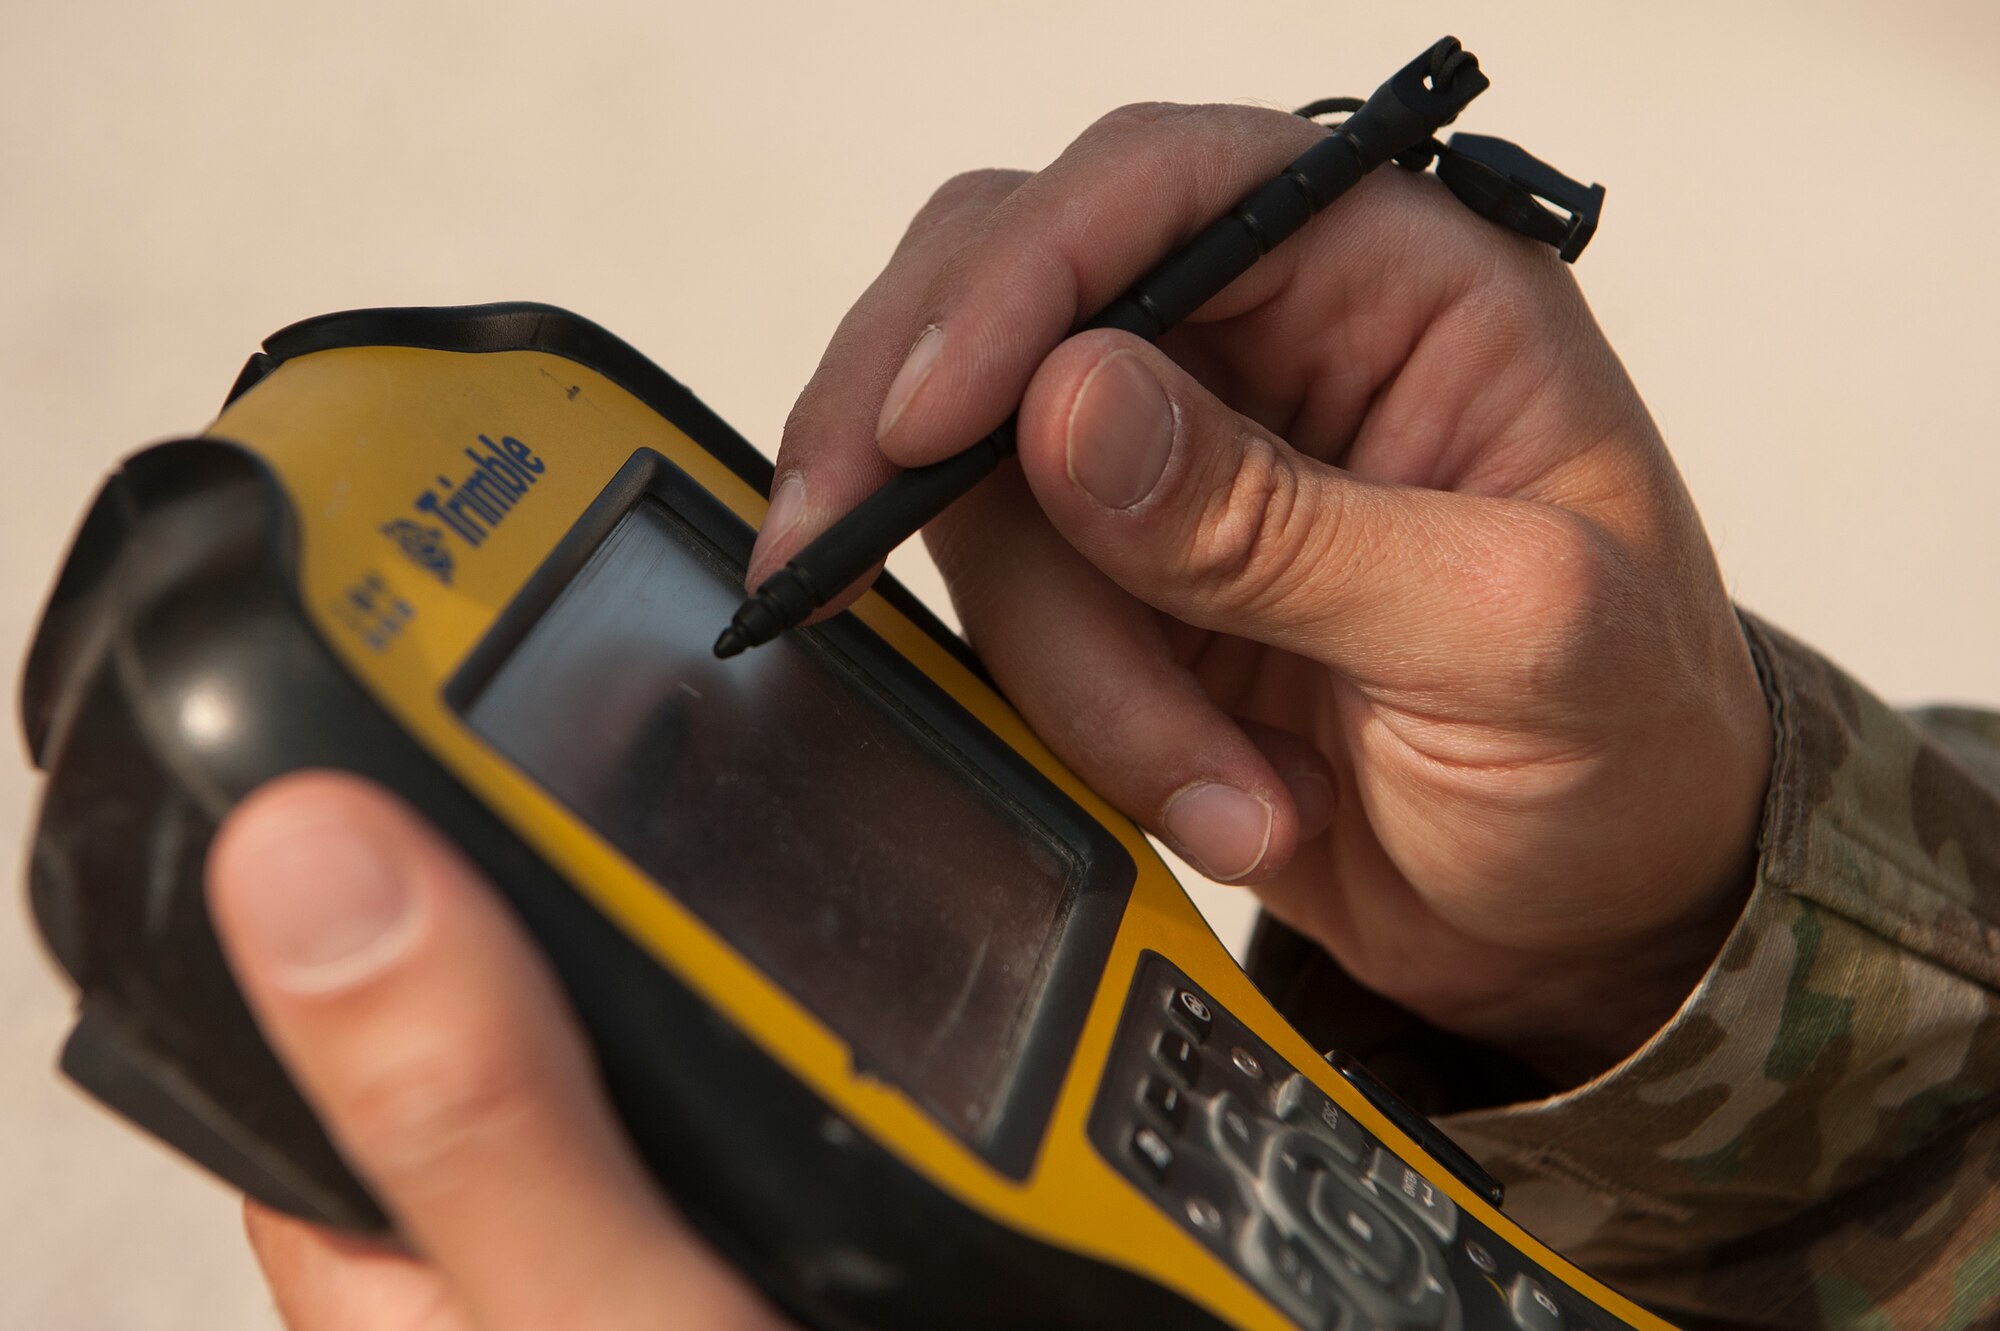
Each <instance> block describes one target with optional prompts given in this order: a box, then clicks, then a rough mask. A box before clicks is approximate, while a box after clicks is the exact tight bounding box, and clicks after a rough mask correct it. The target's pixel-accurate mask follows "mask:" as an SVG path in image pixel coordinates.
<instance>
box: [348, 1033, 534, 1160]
mask: <svg viewBox="0 0 2000 1331" xmlns="http://www.w3.org/2000/svg"><path fill="white" fill-rule="evenodd" d="M412 1052H413V1054H418V1055H419V1056H412V1057H407V1058H404V1059H401V1060H398V1061H397V1062H396V1063H394V1064H390V1065H387V1066H385V1067H383V1068H381V1069H379V1070H377V1071H375V1072H374V1073H372V1074H371V1075H370V1076H369V1077H368V1078H367V1080H365V1081H364V1082H362V1084H360V1085H359V1086H358V1087H356V1088H355V1089H354V1090H353V1091H352V1092H350V1093H349V1094H348V1095H347V1096H345V1097H344V1101H345V1103H344V1104H343V1105H342V1112H341V1114H340V1118H341V1121H342V1126H343V1129H344V1131H343V1132H342V1136H343V1137H345V1138H346V1139H347V1140H348V1141H349V1142H350V1143H352V1144H353V1145H354V1146H355V1148H356V1150H357V1152H358V1153H359V1154H360V1155H361V1156H362V1157H363V1158H364V1159H365V1160H366V1161H367V1162H368V1167H369V1169H370V1171H371V1172H373V1173H376V1174H378V1175H379V1176H381V1177H382V1178H383V1179H384V1180H385V1181H387V1182H388V1183H389V1185H390V1186H391V1187H392V1188H394V1189H396V1190H398V1191H400V1192H402V1193H404V1194H407V1193H409V1192H410V1191H412V1190H421V1191H425V1192H431V1191H444V1190H449V1189H451V1188H452V1187H454V1186H455V1185H457V1184H458V1183H460V1182H462V1181H464V1180H466V1179H467V1178H469V1177H471V1176H473V1175H474V1174H475V1173H476V1172H477V1171H481V1170H484V1169H487V1168H489V1167H490V1166H491V1162H492V1161H493V1159H494V1158H496V1156H498V1155H500V1154H502V1153H504V1152H505V1151H506V1149H507V1148H506V1143H508V1142H510V1141H518V1140H519V1139H521V1138H522V1137H524V1136H526V1135H527V1132H526V1130H527V1129H528V1128H529V1127H530V1126H531V1125H532V1124H533V1123H534V1122H535V1121H536V1118H537V1115H538V1113H539V1112H540V1111H539V1109H538V1106H539V1104H540V1101H539V1099H538V1094H537V1090H536V1085H535V1081H536V1079H535V1078H534V1077H533V1076H532V1075H531V1074H530V1072H529V1071H528V1069H527V1068H525V1067H524V1066H523V1065H522V1064H521V1063H520V1061H519V1060H517V1059H513V1058H510V1057H507V1056H505V1055H504V1054H503V1053H501V1052H500V1050H499V1049H498V1048H497V1047H481V1046H480V1045H479V1044H478V1043H477V1042H466V1043H462V1044H459V1045H456V1046H454V1047H453V1048H451V1049H449V1050H446V1051H440V1050H437V1049H435V1048H427V1049H423V1050H421V1051H412Z"/></svg>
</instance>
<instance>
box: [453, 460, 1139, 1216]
mask: <svg viewBox="0 0 2000 1331" xmlns="http://www.w3.org/2000/svg"><path fill="white" fill-rule="evenodd" d="M645 499H652V500H654V501H657V502H659V503H661V504H663V505H664V506H665V507H666V508H667V509H668V510H669V511H670V512H671V513H673V514H674V515H675V516H676V517H678V518H679V519H680V520H681V521H683V522H684V523H686V524H687V526H688V527H689V528H690V529H691V530H692V532H693V533H694V534H695V535H696V536H697V537H698V538H699V539H701V540H702V541H704V542H705V543H706V544H707V545H708V546H710V547H711V553H712V554H713V555H714V556H715V557H716V558H718V559H719V560H720V561H721V562H722V563H723V564H724V565H725V566H726V567H728V568H731V569H734V570H737V571H739V572H740V571H741V570H742V569H743V567H744V565H745V563H746V561H747V560H748V558H749V554H750V547H751V545H752V543H753V541H754V540H755V537H756V533H755V531H754V530H752V528H751V527H750V526H749V524H748V523H746V522H744V521H743V520H742V519H741V518H739V517H738V516H736V514H735V513H733V512H731V511H730V510H729V509H728V508H727V507H725V506H724V505H723V504H722V502H721V501H720V500H718V499H717V498H715V497H714V496H713V495H711V494H709V493H708V491H707V490H705V489H704V488H702V486H701V485H700V484H699V483H697V482H696V481H695V480H694V479H693V477H691V476H689V475H688V473H687V472H685V471H683V470H682V469H681V468H679V467H677V466H675V465H674V463H673V462H672V461H670V460H669V459H668V458H666V457H665V456H664V455H662V454H660V453H658V452H656V451H654V450H652V449H647V448H641V449H638V450H636V451H635V452H634V453H633V454H632V456H631V457H630V458H629V459H627V461H626V462H625V464H624V465H623V466H622V467H620V468H619V470H618V472H617V474H616V475H615V476H614V477H613V478H612V480H611V482H610V483H609V484H608V485H607V486H606V487H605V488H604V490H603V491H602V492H601V493H600V494H599V495H598V496H597V498H596V499H594V500H593V501H592V502H591V503H590V505H589V506H588V507H587V508H586V509H585V510H584V512H583V514H582V515H581V516H580V517H579V518H578V519H577V521H576V522H575V524H573V525H572V526H571V528H570V530H569V531H568V532H567V533H566V534H565V535H564V536H563V538H562V539H561V540H560V541H558V542H557V544H556V546H555V548H554V550H553V551H552V552H551V553H550V555H549V557H548V558H547V559H546V560H544V561H543V562H542V564H541V566H540V567H539V568H537V569H536V570H535V572H534V573H533V574H532V575H531V576H530V577H529V578H528V580H527V582H526V583H524V584H523V585H522V587H521V590H520V591H519V592H518V593H516V594H515V596H514V598H513V599H512V600H511V601H510V602H509V603H508V605H507V606H506V608H505V609H503V610H502V611H501V612H500V614H499V615H498V616H497V617H496V618H495V619H494V621H493V623H492V625H491V626H489V627H488V629H487V630H486V632H485V634H484V635H482V636H481V638H480V639H479V641H478V643H477V644H476V645H475V646H474V647H473V649H472V650H471V651H470V652H469V653H468V654H467V656H466V658H465V660H464V662H463V663H462V664H461V665H460V666H459V668H458V669H457V670H456V671H455V672H453V674H452V676H451V677H450V679H449V680H448V681H447V682H446V684H445V686H444V689H443V699H444V702H445V705H446V706H447V707H448V708H449V709H450V710H451V712H452V713H453V715H454V716H455V717H457V719H458V720H459V722H460V724H467V722H466V713H467V710H468V708H469V707H470V706H471V704H472V702H473V700H474V699H475V698H476V697H477V696H478V695H479V693H480V692H481V690H483V689H484V688H485V687H486V686H487V684H488V683H489V682H490V681H491V680H492V679H493V677H494V675H495V674H497V673H498V671H499V670H500V669H501V667H502V666H503V665H504V664H505V663H506V661H507V659H508V658H509V657H510V656H511V655H512V654H513V652H514V650H515V649H516V648H517V647H519V646H520V644H521V642H522V641H523V640H524V639H525V638H526V637H527V636H528V633H529V632H530V631H531V630H532V629H533V628H534V626H535V625H536V624H537V623H538V622H540V620H541V618H542V616H543V615H544V614H545V613H547V611H548V610H549V608H550V607H551V606H553V605H554V604H555V601H556V598H557V597H558V596H560V595H561V594H562V592H563V590H564V589H565V588H567V587H568V586H569V584H570V582H571V581H572V580H573V579H574V578H575V577H576V575H577V574H578V573H579V572H580V571H581V570H582V568H583V566H584V565H585V563H587V562H588V561H589V559H590V557H591V556H592V555H593V554H595V553H596V551H597V549H598V547H599V546H600V545H601V544H602V543H603V542H604V540H605V539H606V538H607V537H608V536H609V535H610V534H611V531H612V529H613V528H614V527H616V526H617V525H618V523H619V522H620V521H622V520H623V519H624V518H625V517H626V515H627V514H628V513H629V512H631V510H632V509H633V507H634V506H635V505H636V504H638V503H639V502H641V501H642V500H645ZM718 631H719V628H718ZM793 631H794V632H803V633H808V634H810V635H812V636H813V637H814V638H815V639H816V640H817V643H818V645H819V646H820V647H822V648H823V649H825V650H826V652H827V653H828V654H829V655H830V656H832V657H833V658H834V659H835V661H836V663H837V664H838V666H840V667H844V669H842V671H841V673H844V674H846V675H848V676H849V677H850V678H851V679H852V680H853V681H854V683H855V684H856V685H857V687H865V688H869V689H871V690H872V691H873V692H875V693H876V694H877V695H878V696H879V697H881V698H882V699H883V700H884V701H885V702H886V703H887V704H888V705H889V706H891V707H893V708H895V709H896V710H898V711H900V712H902V713H903V714H904V716H905V717H906V718H908V719H910V720H913V721H914V722H916V725H915V726H914V727H913V730H914V731H915V733H914V734H913V736H912V739H913V741H914V742H917V743H919V744H920V745H922V746H925V747H931V748H933V749H935V750H936V751H937V753H938V755H939V757H940V758H941V759H942V761H943V762H944V763H945V765H946V766H947V767H950V768H952V769H954V770H957V771H960V772H963V773H966V774H967V775H968V776H969V777H971V778H972V779H975V780H977V781H978V782H979V783H980V784H981V785H982V786H984V787H985V788H986V789H987V790H988V791H989V792H990V793H991V794H992V795H993V796H994V797H996V798H997V799H998V800H999V802H1000V803H1001V804H1002V805H1003V806H1006V807H1008V808H1009V809H1010V811H1011V812H1012V813H1013V814H1014V815H1015V816H1017V817H1020V818H1023V819H1025V820H1027V821H1028V822H1030V823H1031V824H1033V825H1035V826H1036V827H1037V828H1038V829H1039V830H1040V831H1041V832H1042V833H1043V835H1044V836H1045V837H1046V839H1047V840H1049V841H1050V842H1052V843H1054V845H1055V846H1057V847H1060V848H1061V852H1062V854H1063V855H1064V857H1065V858H1066V859H1068V860H1069V861H1070V862H1071V864H1072V866H1073V869H1072V876H1071V880H1070V882H1071V887H1070V889H1069V892H1068V905H1067V909H1066V911H1065V912H1064V914H1063V918H1062V922H1061V923H1060V924H1059V925H1058V926H1057V935H1056V941H1055V944H1054V946H1053V948H1052V949H1051V950H1050V953H1049V955H1048V958H1047V961H1046V963H1045V967H1044V976H1045V978H1044V980H1043V982H1042V986H1041V989H1040V992H1039V994H1038V996H1036V997H1034V998H1031V999H1030V1002H1031V1004H1032V1009H1031V1011H1030V1013H1029V1015H1028V1017H1027V1020H1026V1026H1025V1030H1024V1032H1023V1034H1022V1036H1021V1038H1020V1040H1019V1041H1018V1043H1017V1045H1016V1052H1015V1055H1014V1060H1013V1066H1012V1067H1011V1068H1010V1069H1009V1070H1008V1071H1007V1072H1006V1073H1004V1074H1003V1076H1002V1078H1001V1081H1000V1084H999V1086H998V1088H997V1090H996V1093H995V1095H994V1097H993V1107H992V1108H991V1109H990V1110H989V1111H988V1113H987V1114H986V1116H985V1117H984V1119H983V1121H982V1122H981V1123H980V1125H979V1126H978V1128H977V1129H975V1130H974V1131H972V1132H970V1133H967V1132H964V1131H962V1130H960V1129H959V1128H958V1127H956V1126H954V1124H953V1122H952V1120H951V1118H950V1117H949V1116H948V1115H947V1114H945V1113H943V1112H941V1111H940V1110H939V1108H938V1107H937V1106H935V1105H934V1104H932V1103H930V1102H929V1101H928V1100H927V1099H926V1098H924V1097H923V1096H921V1095H920V1094H919V1093H918V1092H917V1091H916V1090H915V1089H914V1088H911V1087H908V1086H903V1085H901V1084H900V1083H890V1084H893V1085H896V1086H897V1089H898V1090H899V1091H901V1092H902V1093H904V1094H905V1095H907V1096H908V1097H909V1098H910V1100H911V1101H912V1102H913V1103H915V1104H917V1105H919V1106H920V1107H922V1109H923V1110H924V1112H925V1115H926V1117H928V1118H929V1119H930V1120H931V1121H932V1122H934V1123H936V1124H937V1125H938V1127H939V1128H940V1129H942V1130H943V1131H945V1132H946V1133H948V1134H950V1135H951V1136H952V1137H954V1138H956V1139H957V1140H959V1141H961V1142H964V1143H965V1144H966V1145H967V1146H968V1147H970V1148H971V1149H972V1150H973V1151H975V1152H976V1153H977V1154H978V1155H979V1156H980V1157H981V1158H983V1159H984V1160H985V1161H986V1162H987V1163H988V1164H990V1165H991V1166H993V1167H994V1168H995V1169H997V1170H999V1171H1000V1172H1001V1173H1002V1174H1004V1175H1006V1176H1007V1177H1009V1178H1011V1179H1015V1180H1024V1179H1026V1178H1027V1177H1028V1174H1029V1172H1030V1171H1031V1169H1032V1167H1033V1164H1034V1159H1035V1156H1036V1153H1037V1151H1038V1150H1039V1148H1040V1145H1041V1143H1042V1140H1043V1137H1044V1135H1045V1133H1046V1130H1047V1126H1048V1121H1049V1117H1050V1115H1051V1114H1052V1113H1053V1112H1054V1109H1055V1103H1056V1100H1057V1098H1058V1096H1059V1094H1060V1092H1061V1089H1062V1084H1063V1080H1064V1078H1065V1077H1066V1076H1067V1074H1068V1071H1069V1066H1070V1063H1071V1060H1072V1056H1073V1054H1074V1052H1075V1049H1076V1044H1077V1041H1078V1038H1079V1037H1080V1036H1081V1034H1082V1030H1083V1025H1084V1022H1085V1020H1086V1018H1087V1017H1088V1015H1089V1011H1090V1007H1091V1004H1092V1001H1093V1000H1094V998H1095V997H1096V994H1097V990H1098V987H1099V982H1100V981H1101V979H1102V978H1103V973H1104V966H1105V962H1106V960H1107V958H1108V957H1109V955H1110V952H1111V947H1112V943H1113V941H1114V940H1115V938H1116V937H1117V934H1118V929H1119V925H1120V922H1121V921H1122V920H1123V918H1124V914H1125V906H1126V902H1127V900H1128V898H1129V897H1130V895H1131V891H1132V885H1133V882H1134V880H1135V879H1136V877H1137V872H1138V869H1137V866H1136V865H1135V864H1134V863H1133V860H1132V857H1131V855H1130V854H1129V853H1127V851H1126V850H1125V848H1124V846H1123V845H1121V844H1120V843H1119V841H1118V839H1117V837H1116V836H1115V835H1113V833H1112V832H1111V831H1110V830H1109V829H1108V828H1106V827H1105V826H1104V825H1103V824H1101V823H1099V822H1098V821H1097V820H1096V819H1095V818H1092V817H1091V816H1090V815H1089V814H1088V813H1086V812H1085V811H1084V810H1083V808H1082V807H1080V806H1079V805H1078V804H1077V803H1076V802H1075V801H1074V800H1072V799H1070V798H1069V797H1068V796H1067V795H1065V794H1064V793H1063V792H1062V791H1061V790H1059V789H1058V788H1057V787H1056V786H1055V784H1054V783H1053V782H1051V781H1050V780H1049V779H1048V778H1047V777H1046V776H1044V775H1043V774H1042V773H1041V772H1039V771H1037V770H1036V769H1035V768H1034V766H1033V765H1032V764H1030V763H1029V762H1028V760H1027V759H1025V758H1023V757H1022V756H1021V755H1020V754H1019V753H1017V752H1016V751H1015V750H1014V749H1013V748H1012V747H1011V746H1010V745H1008V744H1007V743H1005V742H1004V741H1003V740H1001V739H1000V738H999V737H998V736H997V735H995V734H994V733H993V732H992V731H991V730H989V729H988V728H987V727H986V726H984V725H983V724H981V723H980V722H979V721H978V720H977V719H976V718H975V717H974V716H973V715H972V714H971V713H970V712H969V711H967V710H966V709H965V708H964V707H963V706H962V705H960V704H959V703H958V701H957V700H956V699H954V698H953V697H952V696H951V694H950V693H949V692H948V691H947V690H946V689H945V688H943V687H942V686H940V685H939V684H938V683H937V682H936V681H935V680H933V679H932V678H930V676H928V675H927V674H925V673H924V672H923V671H922V670H921V669H919V668H918V667H917V666H916V665H915V664H913V663H912V662H911V661H910V660H909V659H908V658H907V657H905V656H903V655H902V654H901V653H899V652H897V651H896V650H895V649H894V648H892V647H890V646H889V645H888V643H886V642H884V641H883V640H882V638H881V637H879V636H878V635H877V634H876V633H875V632H874V631H873V630H871V629H869V628H868V627H867V626H866V625H865V624H863V623H862V622H861V621H860V620H859V619H857V618H856V617H855V616H853V615H847V614H843V615H837V616H835V617H833V618H832V619H829V620H827V621H825V622H824V623H821V624H818V625H815V626H813V627H811V628H808V629H799V630H793ZM468 731H469V733H471V734H472V735H473V737H474V738H475V739H476V740H477V741H478V742H479V743H481V744H482V745H484V746H485V747H486V748H488V749H489V750H490V751H491V752H493V753H494V754H495V756H496V757H498V758H500V759H501V760H502V761H506V762H508V763H509V765H510V766H515V770H517V771H521V770H522V769H520V768H519V767H518V765H515V764H513V763H512V761H511V760H510V759H508V758H507V756H506V754H505V753H503V752H502V751H501V750H499V749H498V748H497V747H495V746H494V745H493V744H491V743H490V742H489V741H488V740H486V739H485V738H484V737H483V736H480V735H479V733H478V732H477V731H476V730H471V728H470V726H469V725H468ZM522 774H523V775H524V776H526V777H528V779H529V780H530V781H533V776H532V774H531V773H527V772H525V771H523V772H522ZM534 784H536V786H537V788H540V783H539V782H535V783H534ZM550 798H551V799H554V798H555V797H554V796H553V795H551V796H550ZM557 802H559V803H560V801H557ZM564 807H565V809H568V806H567V805H564ZM568 811H569V812H570V813H571V815H572V816H573V817H577V818H578V821H579V822H584V823H586V825H587V824H588V820H587V819H584V818H582V817H581V816H580V815H578V814H577V813H576V811H575V810H573V809H570V810H568ZM647 881H649V882H652V883H653V886H654V887H655V889H656V890H658V891H660V892H662V893H667V891H668V889H666V888H665V887H664V886H662V885H660V884H659V883H657V882H655V881H654V880H652V879H651V878H650V877H649V878H648V880H647ZM682 904H683V905H685V906H686V907H687V908H688V909H689V910H691V911H693V912H694V913H695V914H696V916H697V917H698V918H699V917H700V912H699V911H696V910H694V907H693V906H692V905H691V904H688V903H686V902H683V903H682ZM722 941H723V942H724V944H725V945H729V940H728V939H727V938H723V939H722ZM734 950H735V949H734V947H733V946H732V951H734ZM739 955H741V954H740V953H739ZM744 960H745V961H746V962H748V961H749V958H747V957H745V958H744ZM751 964H752V965H753V966H755V963H754V962H753V963H751ZM755 968H756V969H758V970H759V972H760V973H762V974H765V975H766V976H767V977H768V978H769V979H770V980H771V982H772V983H773V984H774V985H776V986H777V987H778V988H779V989H781V990H783V991H784V992H785V993H786V994H787V995H789V996H790V997H791V998H792V999H793V1000H794V1001H798V1002H800V1006H801V1007H802V1008H803V1007H804V1003H803V1001H802V1000H801V999H800V994H799V992H798V990H797V989H796V988H795V987H794V986H793V985H791V984H790V983H788V982H787V980H786V977H784V976H782V975H775V974H771V973H770V972H768V971H764V970H763V969H762V968H761V967H755ZM813 1016H814V1019H815V1020H818V1019H819V1018H818V1014H817V1013H814V1014H813ZM822 1024H823V1023H822ZM827 1029H828V1030H829V1031H830V1032H831V1033H832V1034H833V1035H834V1036H835V1037H836V1038H837V1039H840V1040H841V1041H842V1043H843V1044H845V1045H846V1047H847V1049H848V1053H849V1062H850V1071H851V1072H852V1073H853V1074H854V1075H856V1076H872V1075H874V1074H873V1072H872V1070H871V1068H870V1065H869V1063H868V1060H867V1055H866V1050H865V1048H864V1047H863V1045H862V1044H861V1043H860V1042H857V1041H855V1040H850V1039H849V1038H848V1036H847V1034H846V1033H844V1032H841V1031H837V1030H833V1029H832V1028H831V1027H828V1028H827Z"/></svg>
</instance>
